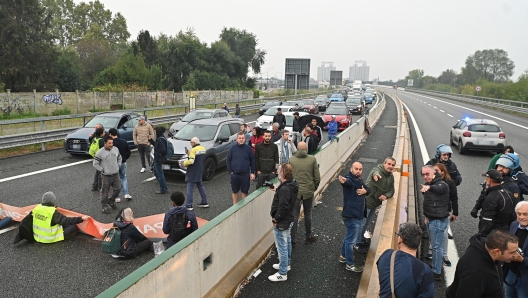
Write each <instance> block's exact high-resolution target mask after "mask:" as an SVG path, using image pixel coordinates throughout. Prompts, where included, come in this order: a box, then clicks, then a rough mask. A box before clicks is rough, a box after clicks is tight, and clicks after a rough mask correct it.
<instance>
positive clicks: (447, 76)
mask: <svg viewBox="0 0 528 298" xmlns="http://www.w3.org/2000/svg"><path fill="white" fill-rule="evenodd" d="M456 80H457V73H456V72H455V71H454V70H453V69H447V70H444V71H442V74H440V76H439V77H438V83H440V84H446V85H453V86H454V85H455V83H456Z"/></svg>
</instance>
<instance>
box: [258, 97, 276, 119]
mask: <svg viewBox="0 0 528 298" xmlns="http://www.w3.org/2000/svg"><path fill="white" fill-rule="evenodd" d="M280 105H281V101H280V100H270V101H267V102H266V103H265V104H264V105H263V106H262V107H260V111H259V115H260V116H262V115H264V113H266V111H267V110H268V109H269V108H270V107H274V106H280Z"/></svg>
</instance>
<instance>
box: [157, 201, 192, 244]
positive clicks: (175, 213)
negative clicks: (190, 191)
mask: <svg viewBox="0 0 528 298" xmlns="http://www.w3.org/2000/svg"><path fill="white" fill-rule="evenodd" d="M171 201H172V208H171V209H170V210H169V211H168V212H167V213H165V219H164V220H163V233H165V234H167V235H169V236H168V237H167V245H168V247H171V246H173V245H174V244H176V243H178V241H180V240H182V239H183V238H185V237H186V236H187V235H189V234H191V233H192V232H194V231H196V230H197V229H198V221H197V220H196V215H195V214H194V211H193V210H189V209H187V207H185V206H184V205H183V204H184V203H185V196H184V195H183V193H182V192H181V191H173V192H172V193H171Z"/></svg>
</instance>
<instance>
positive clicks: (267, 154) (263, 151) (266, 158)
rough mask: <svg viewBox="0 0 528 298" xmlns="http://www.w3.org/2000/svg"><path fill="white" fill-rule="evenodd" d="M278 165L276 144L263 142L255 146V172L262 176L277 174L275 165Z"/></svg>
mask: <svg viewBox="0 0 528 298" xmlns="http://www.w3.org/2000/svg"><path fill="white" fill-rule="evenodd" d="M278 163H279V149H278V148H277V145H276V144H273V143H271V141H270V143H268V144H266V143H265V142H262V143H258V144H257V146H255V164H256V169H257V171H261V172H262V173H263V174H270V173H271V172H275V173H276V172H277V170H276V169H275V165H276V164H278Z"/></svg>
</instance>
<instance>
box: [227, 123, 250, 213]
mask: <svg viewBox="0 0 528 298" xmlns="http://www.w3.org/2000/svg"><path fill="white" fill-rule="evenodd" d="M226 166H227V171H228V172H229V173H230V174H231V190H232V191H233V194H232V198H233V205H234V204H236V203H238V194H239V193H240V192H241V193H242V199H245V198H246V197H247V195H248V193H249V185H250V179H251V180H254V179H255V155H254V154H253V152H251V148H250V147H249V146H248V145H246V137H245V136H244V133H242V132H239V133H238V135H237V144H236V145H234V146H231V148H229V151H228V152H227V158H226Z"/></svg>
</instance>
